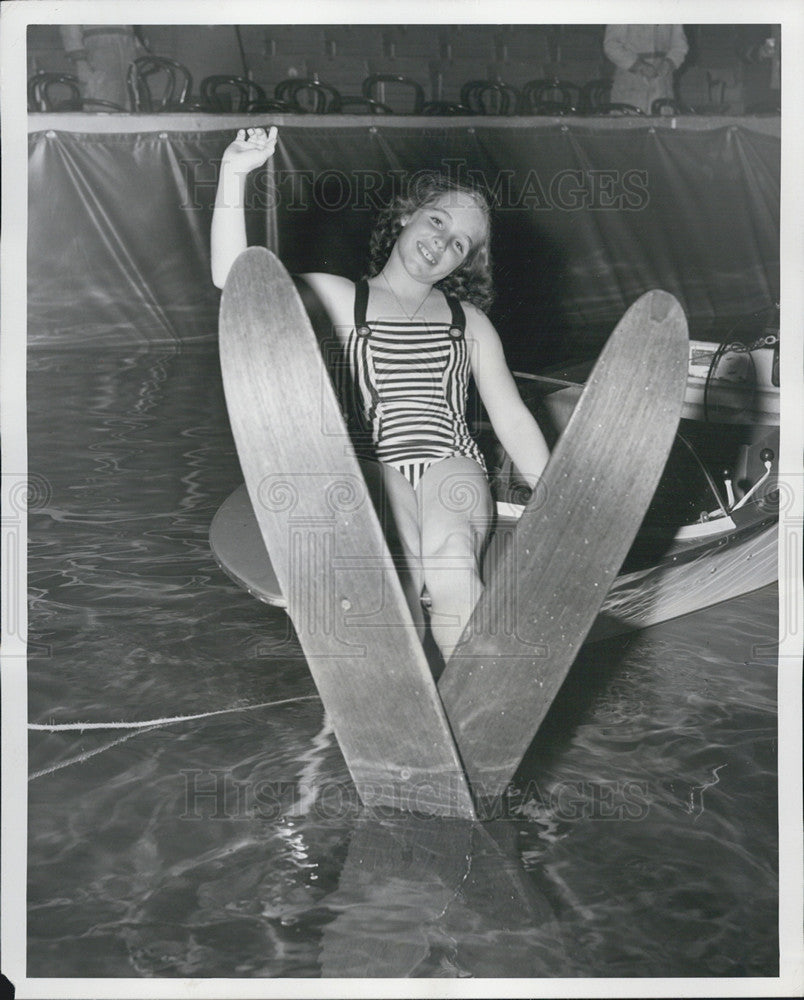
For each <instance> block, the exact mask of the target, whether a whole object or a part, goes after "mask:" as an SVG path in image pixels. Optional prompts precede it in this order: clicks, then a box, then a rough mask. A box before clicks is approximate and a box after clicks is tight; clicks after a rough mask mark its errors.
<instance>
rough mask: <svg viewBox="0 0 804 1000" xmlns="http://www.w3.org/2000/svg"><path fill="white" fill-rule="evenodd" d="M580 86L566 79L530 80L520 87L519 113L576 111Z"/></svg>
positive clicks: (534, 113) (553, 113)
mask: <svg viewBox="0 0 804 1000" xmlns="http://www.w3.org/2000/svg"><path fill="white" fill-rule="evenodd" d="M580 94H581V88H580V87H579V86H578V85H577V84H576V83H570V82H569V81H568V80H555V79H553V80H530V81H528V83H526V84H525V86H524V87H523V88H522V97H521V99H520V107H519V111H520V114H524V115H562V114H563V115H566V114H573V113H575V112H576V111H577V109H578V105H579V104H580Z"/></svg>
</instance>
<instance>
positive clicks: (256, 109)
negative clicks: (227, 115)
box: [246, 97, 297, 115]
mask: <svg viewBox="0 0 804 1000" xmlns="http://www.w3.org/2000/svg"><path fill="white" fill-rule="evenodd" d="M271 111H275V112H277V113H279V114H282V115H294V114H296V111H297V109H296V108H295V107H294V106H293V105H292V104H289V103H288V102H287V101H277V99H276V98H275V97H266V98H265V100H258V101H252V102H251V103H250V104H249V105H248V106H247V107H246V112H247V113H248V114H250V115H257V114H262V113H270V112H271Z"/></svg>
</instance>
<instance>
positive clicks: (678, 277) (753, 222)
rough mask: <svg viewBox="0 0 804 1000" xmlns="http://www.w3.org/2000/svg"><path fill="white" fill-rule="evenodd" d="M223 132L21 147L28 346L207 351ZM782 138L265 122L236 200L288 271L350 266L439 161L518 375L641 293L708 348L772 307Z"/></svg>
mask: <svg viewBox="0 0 804 1000" xmlns="http://www.w3.org/2000/svg"><path fill="white" fill-rule="evenodd" d="M231 136H232V132H228V131H227V132H193V133H190V132H168V131H165V132H149V133H137V134H112V135H89V134H80V133H74V132H53V131H49V132H41V133H35V134H32V135H31V137H30V183H29V199H30V215H29V247H28V256H29V338H30V342H31V343H32V344H37V343H47V344H49V345H53V344H55V343H66V344H88V343H93V344H94V343H97V344H106V343H110V344H111V343H137V344H160V343H181V342H190V341H197V340H213V339H214V338H215V335H216V321H217V316H216V314H217V303H218V292H217V290H216V289H215V288H214V287H213V286H212V284H211V281H210V278H209V223H210V213H211V206H212V201H213V198H214V188H215V180H216V177H217V168H218V163H219V159H220V155H221V152H222V151H223V149H224V147H225V145H226V143H227V142H228V141H229V140H230V138H231ZM779 156H780V142H779V139H778V138H776V137H773V136H767V135H762V134H759V133H755V132H752V131H749V130H747V129H742V128H740V127H738V126H735V125H728V126H725V127H715V128H712V129H706V130H694V131H693V130H689V131H685V130H684V129H683V128H677V129H666V128H661V129H660V128H655V129H654V128H651V127H650V126H648V125H646V126H645V127H644V128H633V129H628V130H623V129H612V128H608V129H607V128H606V127H605V126H601V125H598V126H596V127H592V126H590V125H570V124H565V125H556V126H553V127H547V128H545V127H540V128H528V127H523V126H522V124H521V123H518V124H515V125H512V126H510V127H506V126H501V125H496V126H493V127H492V126H490V127H485V126H483V125H482V124H473V125H471V126H468V127H467V126H462V127H456V126H450V127H441V126H438V125H435V124H434V126H433V127H424V128H422V127H418V126H417V127H414V126H411V127H404V126H403V127H385V128H383V126H382V125H378V126H374V127H369V128H367V127H366V126H365V125H363V124H360V125H357V124H352V123H349V122H344V121H343V119H340V120H338V122H337V123H333V124H332V125H331V126H330V125H322V126H321V127H301V126H296V127H294V126H293V125H288V126H284V127H282V129H281V135H280V145H279V147H278V150H277V154H276V156H275V157H274V161H273V164H272V167H273V170H272V172H271V173H269V172H262V173H261V174H258V175H257V176H256V177H254V178H253V180H252V182H251V184H250V187H249V194H248V205H249V208H248V230H249V238H250V240H251V241H252V242H265V241H266V238H267V237H266V233H270V234H271V241H273V240H274V239H276V240H277V241H278V246H279V251H280V255H281V256H282V258H283V260H284V261H285V263H286V264H287V266H288V268H289V269H290V270H292V271H305V270H328V271H334V272H337V273H340V274H345V275H347V276H349V277H357V276H358V275H360V274H361V273H362V271H363V267H364V264H365V252H366V248H367V245H368V237H369V233H370V231H371V226H372V222H373V218H374V216H375V214H376V211H377V209H378V207H379V206H381V205H382V204H383V203H384V202H385V201H386V200H387V199H388V198H389V197H391V196H392V195H393V194H394V193H395V192H396V191H398V190H399V189H400V186H401V183H402V179H403V177H404V176H405V175H406V174H407V173H409V172H411V171H416V170H421V169H438V170H441V171H444V172H449V173H451V174H453V176H456V177H457V178H458V179H464V180H471V181H473V182H474V183H478V184H480V185H481V186H484V187H485V188H486V189H487V191H488V192H489V194H490V196H491V199H492V202H493V206H494V212H493V215H494V236H493V244H492V249H493V257H494V262H495V279H496V286H497V294H498V297H497V301H496V303H495V305H494V306H493V309H492V314H491V315H492V319H493V320H494V322H495V324H496V325H497V327H498V329H499V330H500V332H501V335H502V337H503V340H504V342H505V344H506V350H507V352H508V357H509V361H510V362H511V364H512V365H513V366H514V367H518V368H538V367H541V366H543V365H546V364H550V363H555V362H558V361H562V360H565V359H567V358H569V357H578V356H591V355H593V354H595V353H596V352H597V350H598V349H599V348H600V346H601V344H602V343H603V341H604V340H605V337H606V336H607V334H608V333H609V332H610V330H611V328H612V327H613V325H614V324H615V323H616V322H617V320H618V318H619V317H620V315H621V314H622V313H623V311H624V310H625V309H626V308H627V306H628V305H629V304H630V303H631V302H632V301H633V300H634V299H635V298H636V297H637V296H639V295H640V294H641V293H642V292H644V291H646V290H647V289H649V288H654V287H661V288H665V289H667V290H668V291H670V292H672V293H673V294H674V295H676V296H677V297H678V298H679V299H680V301H681V302H682V304H683V306H684V308H685V310H686V312H687V315H688V317H689V320H690V329H691V334H692V335H693V336H695V337H698V338H700V339H712V340H718V339H721V338H725V337H727V336H729V334H730V332H731V331H732V330H733V329H734V327H735V324H740V323H741V322H742V323H745V322H746V321H748V322H749V323H750V321H751V318H752V317H756V323H757V325H758V326H759V327H760V328H761V323H762V318H763V313H765V312H766V311H767V310H768V309H769V308H770V307H771V305H772V303H773V302H775V301H778V296H779V208H780V168H779Z"/></svg>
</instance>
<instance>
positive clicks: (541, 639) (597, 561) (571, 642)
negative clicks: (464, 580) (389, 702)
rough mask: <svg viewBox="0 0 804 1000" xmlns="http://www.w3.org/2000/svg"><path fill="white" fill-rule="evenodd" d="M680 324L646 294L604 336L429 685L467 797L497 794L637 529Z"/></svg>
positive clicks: (677, 355) (676, 391)
mask: <svg viewBox="0 0 804 1000" xmlns="http://www.w3.org/2000/svg"><path fill="white" fill-rule="evenodd" d="M687 358H688V341H687V325H686V320H685V317H684V313H683V311H682V309H681V306H680V305H679V304H678V302H677V301H676V300H675V299H674V298H673V296H672V295H670V294H668V293H667V292H663V291H651V292H648V293H647V294H645V295H643V296H642V297H641V298H640V299H639V300H638V301H637V302H635V303H634V304H633V305H632V306H631V308H630V309H629V310H628V311H627V312H626V314H625V316H624V317H623V319H622V320H621V321H620V323H619V324H618V326H617V328H616V329H615V331H614V333H613V334H612V335H611V337H610V338H609V341H608V343H607V344H606V347H605V349H604V350H603V353H602V354H601V356H600V358H599V360H598V362H597V364H596V365H595V368H594V370H593V372H592V374H591V376H590V378H589V380H588V382H587V385H586V387H585V389H584V392H583V395H582V397H581V399H580V400H579V402H578V404H577V406H576V407H575V410H574V412H573V414H572V417H571V418H570V421H569V423H568V424H567V427H566V429H565V430H564V433H563V434H562V436H561V438H560V439H559V441H558V443H557V445H556V447H555V448H554V450H553V453H552V455H551V457H550V461H549V463H548V465H547V468H546V469H545V472H544V475H543V477H542V480H541V482H540V483H539V485H538V487H537V489H536V490H535V491H534V495H533V497H532V499H531V501H530V503H529V504H528V507H527V509H526V510H525V513H524V514H523V515H522V518H521V519H520V521H519V523H518V525H517V528H516V531H515V532H514V534H513V544H512V545H510V547H509V549H508V551H507V552H506V554H505V556H504V558H503V559H501V560H499V561H498V562H497V563H496V565H495V566H494V567H493V569H492V573H491V577H490V579H487V580H486V581H485V582H486V589H485V591H484V593H483V595H482V597H481V599H480V601H479V603H478V606H477V608H476V609H475V613H474V615H473V617H472V620H471V621H470V622H469V624H468V626H467V628H466V632H465V633H464V636H463V637H462V641H461V643H460V644H459V645H458V647H457V648H456V650H455V653H454V654H453V656H452V658H451V659H450V662H449V663H448V664H447V666H446V669H445V670H444V673H443V674H442V676H441V679H440V681H439V692H440V694H441V697H442V699H443V702H444V707H445V708H446V710H447V716H448V718H449V720H450V723H451V725H452V730H453V733H454V734H455V739H456V741H457V743H458V747H459V749H460V752H461V757H462V759H463V763H464V767H465V768H466V772H467V774H468V776H469V782H470V784H471V786H472V790H473V793H474V795H475V799H476V801H477V802H478V803H483V802H484V801H485V800H494V799H496V798H497V797H498V796H499V795H500V794H502V792H503V791H504V790H505V787H506V785H507V784H508V782H509V781H510V780H511V778H512V777H513V775H514V772H515V771H516V769H517V767H518V766H519V763H520V761H521V760H522V757H523V756H524V754H525V751H526V750H527V748H528V746H529V744H530V743H531V742H532V740H533V738H534V736H535V734H536V731H537V730H538V728H539V726H540V725H541V722H542V720H543V719H544V717H545V715H546V714H547V711H548V709H549V708H550V705H551V704H552V702H553V699H554V698H555V696H556V694H557V692H558V689H559V687H560V686H561V684H562V682H563V680H564V678H565V676H566V674H567V673H568V671H569V669H570V666H571V665H572V662H573V660H574V659H575V656H576V654H577V652H578V649H579V648H580V646H581V644H582V643H583V641H584V638H585V636H586V634H587V632H588V631H589V628H590V627H591V625H592V623H593V621H594V620H595V617H596V615H597V613H598V611H599V609H600V607H601V605H602V603H603V599H604V598H605V596H606V593H607V591H608V590H609V587H610V586H611V584H612V583H613V581H614V579H615V577H616V576H617V573H618V571H619V569H620V566H621V565H622V562H623V559H624V558H625V556H626V554H627V553H628V549H629V548H630V546H631V543H632V541H633V539H634V537H635V535H636V533H637V531H638V529H639V526H640V523H641V521H642V518H643V517H644V514H645V511H646V510H647V507H648V504H649V503H650V500H651V498H652V496H653V493H654V491H655V488H656V486H657V484H658V481H659V478H660V476H661V473H662V470H663V468H664V465H665V462H666V460H667V456H668V454H669V452H670V447H671V445H672V442H673V437H674V434H675V431H676V428H677V425H678V421H679V418H680V415H681V407H682V401H683V398H684V387H685V383H686V375H687Z"/></svg>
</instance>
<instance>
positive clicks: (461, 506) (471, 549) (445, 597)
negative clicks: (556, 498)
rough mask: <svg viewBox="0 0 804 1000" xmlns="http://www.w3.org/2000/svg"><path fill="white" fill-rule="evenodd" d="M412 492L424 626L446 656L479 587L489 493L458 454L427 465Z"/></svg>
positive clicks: (477, 469) (480, 474) (480, 475)
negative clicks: (426, 607)
mask: <svg viewBox="0 0 804 1000" xmlns="http://www.w3.org/2000/svg"><path fill="white" fill-rule="evenodd" d="M417 493H418V499H419V519H420V525H421V546H422V547H421V561H422V569H423V571H424V584H425V586H426V587H427V591H428V593H429V595H430V601H431V610H430V628H431V630H432V633H433V638H434V639H435V641H436V644H437V645H438V648H439V649H440V650H441V655H442V656H443V657H444V660H445V661H447V660H448V659H449V657H450V655H451V654H452V651H453V650H454V648H455V646H456V645H457V642H458V640H459V639H460V637H461V633H462V632H463V630H464V628H465V626H466V624H467V622H468V621H469V618H470V617H471V614H472V611H473V610H474V607H475V605H476V604H477V601H478V599H479V597H480V594H481V592H482V590H483V582H482V580H481V577H480V555H481V551H482V548H483V544H484V542H485V539H486V535H487V534H488V531H489V528H490V527H491V517H492V509H493V508H492V501H491V493H490V492H489V486H488V481H487V479H486V474H485V473H484V472H483V469H482V468H481V467H480V466H479V465H478V464H477V462H474V461H472V459H470V458H464V457H462V456H456V457H453V458H445V459H443V460H442V461H440V462H436V463H434V464H433V465H431V466H430V468H429V469H428V470H427V471H426V472H425V473H424V475H423V476H422V479H421V482H420V483H419V486H418V490H417Z"/></svg>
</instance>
